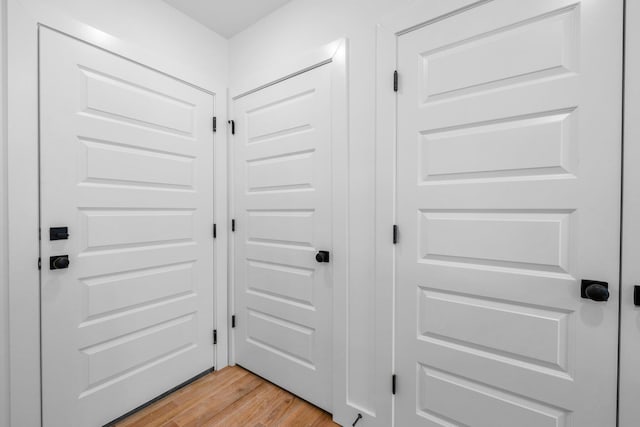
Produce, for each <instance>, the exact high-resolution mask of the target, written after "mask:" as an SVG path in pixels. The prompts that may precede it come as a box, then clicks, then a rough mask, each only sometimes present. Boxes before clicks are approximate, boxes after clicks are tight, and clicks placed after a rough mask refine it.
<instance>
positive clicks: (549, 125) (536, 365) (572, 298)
mask: <svg viewBox="0 0 640 427" xmlns="http://www.w3.org/2000/svg"><path fill="white" fill-rule="evenodd" d="M622 3H623V2H622V0H607V1H601V0H583V1H576V0H536V1H524V2H523V1H513V0H493V1H480V2H477V3H475V4H474V5H473V6H472V7H469V8H467V9H464V10H458V11H452V12H451V14H449V15H447V16H444V17H442V19H436V20H432V21H430V22H428V23H426V24H425V25H424V26H421V27H419V28H417V29H415V30H413V31H410V32H408V33H406V34H403V35H401V36H399V38H398V72H399V76H400V81H399V94H398V116H397V123H398V146H397V153H398V158H397V162H398V164H397V171H398V172H397V174H398V182H397V220H398V223H399V230H400V242H399V245H398V248H397V277H396V279H397V302H396V304H397V305H396V313H397V324H396V340H397V341H396V344H397V348H396V373H397V374H398V377H397V396H396V399H397V400H396V405H397V406H396V410H395V414H396V425H397V426H399V427H402V426H412V427H419V426H463V425H464V426H472V427H513V426H518V427H547V426H549V427H551V426H554V427H559V426H580V427H605V426H614V425H615V423H616V395H617V393H616V372H617V339H618V273H619V243H620V242H619V240H620V224H619V216H620V173H621V172H620V162H621V129H620V128H621V64H622ZM584 279H587V280H594V281H602V282H608V290H607V289H606V288H605V285H604V284H599V283H589V282H585V285H588V289H587V295H588V296H589V297H590V298H593V299H600V300H602V299H604V298H605V297H606V296H607V293H608V294H609V299H608V301H595V300H592V299H589V298H583V297H581V287H582V280H584Z"/></svg>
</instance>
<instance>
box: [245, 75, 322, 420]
mask: <svg viewBox="0 0 640 427" xmlns="http://www.w3.org/2000/svg"><path fill="white" fill-rule="evenodd" d="M330 90H331V68H330V66H328V65H325V66H322V67H319V68H316V69H314V70H312V71H308V72H305V73H302V74H300V75H298V76H296V77H292V78H290V79H287V80H285V81H283V82H280V83H277V84H275V85H272V86H269V87H267V88H265V89H262V90H259V91H257V92H254V93H251V94H249V95H246V96H243V97H242V98H240V99H238V100H237V101H236V102H235V104H234V112H235V122H236V135H235V138H234V147H233V149H234V158H235V160H234V180H235V184H234V186H235V191H234V197H235V212H236V219H235V234H234V242H235V243H234V245H235V260H234V262H235V275H234V276H235V277H234V283H235V319H236V320H235V322H236V323H235V352H236V354H235V355H236V362H237V363H238V364H239V365H242V366H243V367H245V368H246V369H249V370H250V371H253V372H255V373H257V374H259V375H260V376H262V377H264V378H266V379H268V380H270V381H272V382H274V383H275V384H278V385H280V386H282V387H283V388H285V389H287V390H289V391H291V392H293V393H295V394H297V395H298V396H300V397H302V398H304V399H306V400H308V401H310V402H312V403H313V404H315V405H317V406H319V407H321V408H323V409H326V410H328V411H330V410H331V397H332V395H331V388H332V332H331V328H332V321H331V314H332V285H333V283H332V262H333V260H332V258H331V255H332V254H331V249H332V190H331V183H332V164H331V96H330V95H331V92H330ZM322 251H327V253H326V254H323V252H322ZM325 256H326V258H325Z"/></svg>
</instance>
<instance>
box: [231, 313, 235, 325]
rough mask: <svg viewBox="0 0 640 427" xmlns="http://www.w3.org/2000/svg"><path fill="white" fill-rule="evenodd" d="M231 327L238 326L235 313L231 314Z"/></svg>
mask: <svg viewBox="0 0 640 427" xmlns="http://www.w3.org/2000/svg"><path fill="white" fill-rule="evenodd" d="M231 327H232V328H235V327H236V315H235V314H234V315H233V316H231Z"/></svg>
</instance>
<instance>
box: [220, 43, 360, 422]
mask: <svg viewBox="0 0 640 427" xmlns="http://www.w3.org/2000/svg"><path fill="white" fill-rule="evenodd" d="M320 66H328V67H331V120H332V126H331V142H332V145H331V162H332V168H333V183H332V201H333V210H332V220H333V228H332V229H333V231H332V234H333V236H332V239H333V240H332V241H333V248H332V249H331V251H332V254H331V255H332V256H331V259H332V261H331V263H332V265H333V267H332V268H333V329H332V331H333V417H334V420H335V421H337V422H338V423H341V424H345V425H350V424H351V423H352V422H353V419H355V417H356V416H357V415H358V409H357V408H355V407H353V406H351V405H349V402H348V401H347V390H346V388H347V360H348V359H347V345H346V343H347V339H348V337H347V322H348V318H349V317H348V310H349V302H348V265H349V264H348V255H349V251H348V241H349V235H348V232H349V228H348V218H349V204H348V200H349V199H348V197H349V169H348V168H349V130H348V129H349V128H348V119H347V114H348V88H347V84H348V83H347V40H346V39H344V38H343V39H338V40H336V41H334V42H331V43H329V44H327V45H324V46H322V47H321V48H319V49H316V50H313V51H311V52H309V53H308V54H306V55H302V56H300V57H296V58H293V59H292V60H291V61H289V62H287V63H283V64H280V65H279V66H277V67H274V68H271V69H268V70H267V71H264V70H260V73H259V74H256V75H254V76H249V77H248V78H246V79H245V81H243V82H240V83H239V84H237V87H236V88H233V89H232V90H230V95H229V117H230V118H231V119H232V118H233V101H234V100H236V99H238V98H240V97H242V96H245V95H248V94H250V93H253V92H256V91H258V90H260V89H263V88H265V87H268V86H272V85H274V84H276V83H279V82H282V81H284V80H287V79H289V78H291V77H294V76H297V75H299V74H302V73H304V72H306V71H309V70H312V69H314V68H317V67H320ZM230 141H231V142H230V144H231V145H232V144H233V143H234V142H233V138H230ZM233 151H234V150H233V149H231V150H229V156H230V157H229V164H230V165H233V164H234V163H233V161H234V159H233ZM233 173H234V171H232V170H230V171H229V178H228V182H229V188H230V189H233V188H234V187H233V185H234V177H233ZM236 214H237V213H236V212H235V200H234V193H233V191H232V190H230V191H229V218H236ZM234 249H235V248H234V243H233V239H230V243H229V253H231V254H233V253H234ZM233 261H234V260H233V257H230V264H229V314H230V315H231V314H233V307H234V303H235V301H234V291H235V285H234V281H233V280H234V277H233V271H234V270H233V268H234V266H233ZM229 343H230V344H229V346H230V352H229V356H230V357H229V362H230V364H235V353H234V351H235V349H234V345H233V330H232V331H231V333H230V341H229ZM347 421H348V424H347Z"/></svg>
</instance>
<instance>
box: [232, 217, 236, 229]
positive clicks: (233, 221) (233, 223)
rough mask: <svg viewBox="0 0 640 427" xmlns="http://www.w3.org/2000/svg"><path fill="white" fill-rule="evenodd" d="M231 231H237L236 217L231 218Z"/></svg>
mask: <svg viewBox="0 0 640 427" xmlns="http://www.w3.org/2000/svg"><path fill="white" fill-rule="evenodd" d="M231 231H236V220H235V219H232V220H231Z"/></svg>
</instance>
